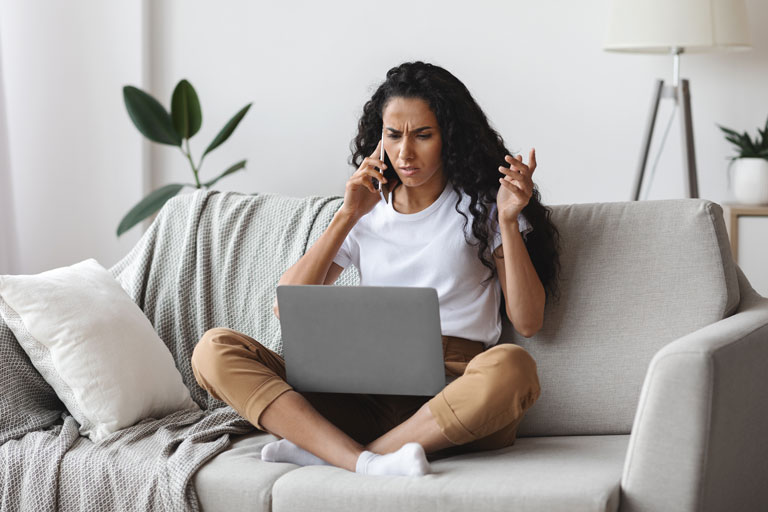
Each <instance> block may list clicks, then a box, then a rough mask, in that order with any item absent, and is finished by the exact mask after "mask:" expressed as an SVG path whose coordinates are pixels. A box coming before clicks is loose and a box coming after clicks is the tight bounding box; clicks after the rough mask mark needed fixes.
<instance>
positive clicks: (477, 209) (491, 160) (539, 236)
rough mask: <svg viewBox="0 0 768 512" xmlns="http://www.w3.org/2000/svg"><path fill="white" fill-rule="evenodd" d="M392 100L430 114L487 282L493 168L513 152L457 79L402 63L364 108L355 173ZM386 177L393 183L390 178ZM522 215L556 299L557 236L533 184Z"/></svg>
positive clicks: (532, 251)
mask: <svg viewBox="0 0 768 512" xmlns="http://www.w3.org/2000/svg"><path fill="white" fill-rule="evenodd" d="M395 97H400V98H419V99H422V100H424V101H426V102H427V104H428V105H429V107H430V109H431V110H432V112H433V113H434V114H435V117H436V118H437V122H438V125H439V126H440V131H441V135H442V141H443V144H442V155H441V156H442V161H443V174H444V175H445V177H446V178H447V180H448V182H449V183H450V184H451V186H452V187H453V189H454V190H455V191H456V192H457V193H458V195H459V201H457V202H456V205H455V209H456V211H457V212H458V213H459V214H461V216H462V217H464V228H465V239H467V243H469V244H471V245H478V243H473V242H472V241H471V240H470V239H469V237H468V235H467V233H466V226H467V222H468V219H467V216H466V215H464V213H463V212H461V211H460V210H459V204H460V202H461V196H462V194H461V192H464V193H465V194H467V195H468V196H469V197H470V203H469V210H470V213H471V214H472V217H473V222H472V233H473V234H474V237H475V238H476V239H477V240H478V241H479V247H478V257H479V258H480V261H481V262H482V264H483V265H485V266H486V267H488V268H489V269H490V270H491V277H490V278H489V280H490V279H492V278H494V277H495V276H496V275H497V272H496V266H495V265H494V264H493V262H492V260H491V256H490V249H489V243H490V240H492V238H491V236H492V235H491V234H492V231H491V230H492V229H494V228H495V224H493V223H497V222H498V214H497V215H496V216H495V218H494V219H489V216H490V210H491V208H492V206H493V205H494V204H495V202H496V194H497V193H498V190H499V186H500V185H499V181H498V180H499V177H500V175H499V172H498V170H497V169H498V167H499V165H505V164H506V166H509V164H508V163H507V162H506V161H505V160H504V157H505V156H506V155H508V154H513V153H512V152H510V151H509V150H508V149H507V148H506V147H505V146H504V140H503V139H502V137H501V135H499V134H498V133H497V132H496V131H495V130H494V129H493V128H491V126H490V124H489V122H488V119H487V117H486V116H485V114H484V113H483V111H482V110H481V109H480V106H479V105H478V104H477V102H476V101H475V99H474V98H473V97H472V95H471V94H470V93H469V90H468V89H467V88H466V86H465V85H464V84H463V83H462V82H461V81H460V80H459V79H458V78H456V77H455V76H453V75H452V74H451V73H450V72H448V71H447V70H445V69H443V68H441V67H440V66H436V65H433V64H428V63H425V62H421V61H416V62H406V63H403V64H401V65H399V66H396V67H393V68H392V69H390V70H389V71H387V78H386V80H385V81H384V82H383V83H382V84H381V85H379V87H378V88H377V89H376V91H375V92H374V94H373V96H372V97H371V99H370V100H369V101H368V102H367V103H366V104H365V105H364V106H363V113H362V116H361V117H360V121H359V123H358V132H357V135H356V136H355V138H354V139H353V141H352V143H351V144H350V149H351V150H352V156H351V157H350V159H349V163H350V164H351V165H353V166H354V167H355V168H356V169H357V168H358V167H359V166H360V164H361V163H362V161H363V160H364V159H365V158H366V156H368V155H370V154H371V153H372V152H373V151H374V150H375V149H376V145H377V144H378V142H379V140H380V139H381V133H382V125H383V113H384V108H385V107H386V105H387V104H388V102H389V101H390V100H391V99H392V98H395ZM385 176H386V177H387V178H388V179H389V178H390V176H391V177H392V178H394V179H395V180H397V176H396V175H395V174H394V173H391V174H386V175H385ZM393 183H394V182H393ZM523 215H524V216H525V218H526V219H528V222H530V224H531V225H532V226H533V231H531V232H530V233H528V234H527V235H526V237H527V238H526V240H525V246H526V248H527V250H528V255H529V256H530V258H531V262H532V263H533V266H534V268H535V269H536V273H537V274H538V276H539V279H540V280H541V282H542V284H543V285H544V289H545V291H546V295H547V298H548V299H549V298H554V299H555V300H557V299H558V298H559V286H558V276H559V274H560V258H559V238H560V235H559V232H558V230H557V227H555V225H554V224H553V223H552V221H551V219H550V218H551V215H552V210H551V209H550V208H547V207H546V206H544V205H542V204H541V194H540V193H539V191H538V188H537V187H536V186H535V184H534V188H533V195H532V196H531V198H530V200H529V202H528V205H526V206H525V208H523ZM502 251H503V249H502ZM484 282H485V281H484Z"/></svg>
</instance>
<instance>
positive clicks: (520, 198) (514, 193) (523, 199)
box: [496, 149, 536, 222]
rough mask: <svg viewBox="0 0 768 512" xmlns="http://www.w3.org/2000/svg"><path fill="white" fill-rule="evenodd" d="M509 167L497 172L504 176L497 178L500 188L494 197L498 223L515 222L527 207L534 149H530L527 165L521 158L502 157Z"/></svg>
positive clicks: (534, 155)
mask: <svg viewBox="0 0 768 512" xmlns="http://www.w3.org/2000/svg"><path fill="white" fill-rule="evenodd" d="M504 160H506V161H507V162H508V163H509V164H510V166H509V167H504V166H503V165H501V166H499V172H500V173H502V174H504V177H503V178H499V181H500V182H501V186H500V187H499V193H498V194H497V195H496V208H497V209H498V212H499V221H500V222H505V221H506V222H512V221H517V215H518V214H519V213H520V212H522V211H523V208H525V207H526V206H527V205H528V201H530V199H531V195H533V178H532V176H533V171H535V170H536V149H531V153H530V157H529V158H528V164H529V165H525V164H524V163H523V157H522V156H521V155H518V156H517V157H516V158H513V157H512V155H507V156H505V157H504Z"/></svg>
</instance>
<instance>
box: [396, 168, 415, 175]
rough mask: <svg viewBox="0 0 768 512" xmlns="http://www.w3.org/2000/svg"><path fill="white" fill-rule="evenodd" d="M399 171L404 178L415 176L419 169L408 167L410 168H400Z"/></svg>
mask: <svg viewBox="0 0 768 512" xmlns="http://www.w3.org/2000/svg"><path fill="white" fill-rule="evenodd" d="M400 171H401V172H402V173H403V174H405V175H406V176H411V175H413V174H416V173H417V172H419V168H418V167H410V168H408V167H402V168H400Z"/></svg>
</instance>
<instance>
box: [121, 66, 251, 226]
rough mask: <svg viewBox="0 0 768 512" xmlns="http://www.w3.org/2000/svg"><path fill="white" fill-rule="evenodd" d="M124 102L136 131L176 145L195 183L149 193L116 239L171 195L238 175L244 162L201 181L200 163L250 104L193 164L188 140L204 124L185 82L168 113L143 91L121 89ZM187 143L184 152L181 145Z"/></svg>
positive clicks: (194, 95)
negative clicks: (190, 167)
mask: <svg viewBox="0 0 768 512" xmlns="http://www.w3.org/2000/svg"><path fill="white" fill-rule="evenodd" d="M123 99H124V100H125V108H126V109H128V115H129V116H130V117H131V121H133V124H134V125H136V128H138V130H139V131H140V132H141V133H142V135H144V136H145V137H147V138H148V139H149V140H151V141H153V142H158V143H160V144H168V145H171V146H178V147H179V150H180V151H181V152H182V154H183V155H184V157H185V158H186V159H187V160H189V165H190V166H192V174H194V176H195V183H171V184H168V185H165V186H162V187H160V188H158V189H157V190H155V191H153V192H150V193H149V194H148V195H147V196H146V197H145V198H144V199H142V200H141V201H139V202H138V203H137V204H136V206H134V207H133V208H131V210H130V211H129V212H128V213H127V214H125V217H123V219H122V220H121V221H120V225H119V226H118V227H117V236H118V237H119V236H120V235H122V234H123V233H125V232H126V231H128V230H129V229H131V228H132V227H133V226H135V225H136V224H138V223H139V222H141V221H142V220H144V219H146V218H147V217H149V216H150V215H152V214H153V213H155V212H157V211H158V210H159V209H160V208H162V207H163V205H164V204H165V203H166V202H167V201H168V200H169V199H170V198H172V197H173V196H175V195H176V194H178V193H179V192H180V191H181V189H182V188H184V187H185V186H190V187H195V188H203V187H205V188H208V187H211V186H213V185H214V184H215V183H216V182H217V181H219V180H220V179H221V178H223V177H224V176H228V175H230V174H232V173H233V172H237V171H239V170H240V169H242V168H244V167H245V162H246V160H241V161H240V162H237V163H236V164H234V165H232V166H230V167H229V168H227V169H226V170H225V171H224V172H222V173H221V174H219V175H218V176H216V177H215V178H213V179H211V180H208V181H206V182H204V183H201V182H200V176H199V173H200V166H201V165H202V164H203V158H205V155H207V154H208V153H210V152H211V151H213V150H214V149H216V148H217V147H219V146H220V145H221V144H222V143H223V142H224V141H226V140H227V139H228V138H229V136H230V135H232V132H234V131H235V128H237V125H238V124H240V121H242V119H243V117H244V116H245V114H246V113H247V112H248V109H249V108H250V107H251V103H249V104H248V105H246V106H245V107H243V108H242V109H240V111H239V112H238V113H237V114H235V115H234V117H232V119H230V120H229V122H228V123H227V124H226V125H224V128H222V129H221V131H220V132H219V133H218V135H216V137H214V139H213V140H212V141H211V143H210V144H208V147H207V148H206V150H205V151H204V152H203V154H202V156H201V157H200V161H199V162H198V163H197V165H195V163H194V162H193V161H192V154H191V152H190V150H189V139H191V138H192V136H193V135H195V134H196V133H197V132H198V130H200V126H201V125H202V122H203V115H202V111H201V110H200V102H199V101H198V99H197V93H196V92H195V89H194V88H193V87H192V84H190V83H189V82H188V81H187V80H181V81H180V82H179V83H178V84H177V85H176V88H175V89H174V90H173V95H172V96H171V112H170V114H169V113H168V111H167V110H166V109H165V107H163V106H162V105H161V104H160V102H159V101H157V100H156V99H155V98H153V97H152V96H150V95H149V94H147V93H146V92H144V91H142V90H141V89H138V88H136V87H133V86H131V85H126V86H125V87H123ZM185 142H186V150H185V149H184V146H182V144H183V143H185Z"/></svg>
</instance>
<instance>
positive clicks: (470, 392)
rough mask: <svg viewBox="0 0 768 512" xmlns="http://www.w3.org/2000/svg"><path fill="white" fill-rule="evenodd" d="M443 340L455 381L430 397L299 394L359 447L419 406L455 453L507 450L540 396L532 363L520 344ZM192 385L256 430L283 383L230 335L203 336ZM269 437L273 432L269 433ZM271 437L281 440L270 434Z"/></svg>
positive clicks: (267, 355) (256, 349)
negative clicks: (424, 407)
mask: <svg viewBox="0 0 768 512" xmlns="http://www.w3.org/2000/svg"><path fill="white" fill-rule="evenodd" d="M483 349H484V346H483V344H482V343H480V342H477V341H471V340H467V339H463V338H455V337H451V336H443V356H444V360H445V373H446V375H447V376H455V377H458V378H457V379H456V380H454V381H453V382H451V383H450V384H449V385H447V386H446V387H445V388H444V389H443V390H442V391H440V393H438V394H437V395H435V396H434V397H431V398H430V397H424V396H408V395H371V394H358V393H319V392H301V395H302V396H304V397H305V398H306V399H307V401H309V402H310V403H311V404H312V406H313V407H314V408H315V409H317V411H318V412H319V413H320V414H322V415H323V416H324V417H325V418H326V419H328V421H330V422H331V423H333V424H334V425H336V426H337V427H338V428H339V429H341V430H342V431H343V432H345V433H346V434H347V435H349V436H350V437H351V438H353V439H355V440H356V441H357V442H359V443H360V444H362V445H363V446H365V445H367V444H368V443H370V442H372V441H374V440H375V439H377V438H379V437H380V436H381V435H383V434H385V433H386V432H388V431H389V430H391V429H392V428H394V427H396V426H397V425H399V424H400V423H402V422H403V421H405V420H407V419H408V418H409V417H410V416H412V415H413V414H414V413H415V412H416V411H417V410H418V409H419V408H420V407H421V406H422V405H423V404H424V403H425V402H428V403H429V409H430V411H432V415H433V416H434V418H435V420H436V421H437V423H438V425H439V426H440V429H441V430H442V432H443V434H444V435H445V437H446V438H448V440H449V441H451V442H452V443H453V444H454V445H461V448H460V449H459V448H457V449H456V450H455V451H457V452H458V453H461V452H468V451H481V450H495V449H499V448H504V447H506V446H511V445H512V444H514V442H515V438H516V436H517V427H518V425H519V424H520V422H521V421H522V419H523V416H524V415H525V412H526V411H527V410H528V409H529V408H530V407H531V406H532V405H533V404H534V402H536V400H537V399H538V398H539V395H540V393H541V389H540V387H539V379H538V375H537V371H536V362H535V361H534V359H533V358H532V357H531V355H530V354H529V353H528V352H527V351H526V350H525V349H524V348H522V347H520V346H519V345H513V344H507V343H505V344H499V345H495V346H492V347H491V348H489V349H488V350H485V351H484V350H483ZM192 370H193V372H194V374H195V378H196V379H197V382H198V383H199V384H200V386H202V387H203V388H204V389H205V390H206V391H208V392H209V393H210V394H211V395H212V396H213V397H215V398H217V399H219V400H222V401H224V402H226V403H227V404H229V405H230V406H232V408H233V409H235V410H236V411H237V412H238V413H239V414H240V415H241V416H243V417H244V418H246V419H247V420H248V421H250V422H251V423H252V424H253V425H254V426H256V428H258V429H260V430H263V431H265V432H268V431H267V430H266V429H265V428H264V427H263V426H262V425H261V424H260V423H259V418H260V417H261V413H262V412H264V409H266V408H267V406H268V405H269V404H271V403H272V402H273V401H274V400H275V399H276V398H277V397H279V396H280V395H281V394H283V393H285V392H286V391H289V390H292V389H293V388H292V387H291V386H290V385H289V384H288V383H286V382H285V361H284V360H283V358H282V357H280V356H279V355H278V354H277V353H275V352H273V351H271V350H269V349H268V348H266V347H264V346H262V345H261V344H260V343H259V342H258V341H256V340H254V339H253V338H251V337H249V336H246V335H245V334H242V333H239V332H237V331H234V330H232V329H227V328H215V329H211V330H209V331H207V332H206V333H205V334H204V335H203V337H202V339H201V340H200V342H199V343H198V344H197V346H196V347H195V350H194V352H193V354H192ZM270 433H272V432H270ZM272 434H273V435H275V437H277V438H281V437H280V436H278V435H276V434H274V433H272Z"/></svg>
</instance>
